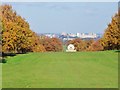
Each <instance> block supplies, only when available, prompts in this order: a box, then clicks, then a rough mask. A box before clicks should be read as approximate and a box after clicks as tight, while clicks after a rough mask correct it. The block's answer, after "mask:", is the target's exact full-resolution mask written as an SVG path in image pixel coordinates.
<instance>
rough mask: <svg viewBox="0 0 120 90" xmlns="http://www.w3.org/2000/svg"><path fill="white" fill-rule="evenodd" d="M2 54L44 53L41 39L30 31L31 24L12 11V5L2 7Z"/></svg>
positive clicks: (0, 17)
mask: <svg viewBox="0 0 120 90" xmlns="http://www.w3.org/2000/svg"><path fill="white" fill-rule="evenodd" d="M0 8H1V13H0V20H1V22H2V23H0V27H1V34H2V52H5V53H25V52H43V51H45V49H44V47H43V45H42V44H41V43H40V40H39V37H38V36H37V35H36V34H35V33H34V32H32V30H30V26H29V23H28V22H26V21H25V19H23V18H22V17H21V16H20V15H17V13H16V12H15V11H14V10H13V9H12V6H10V5H2V6H0Z"/></svg>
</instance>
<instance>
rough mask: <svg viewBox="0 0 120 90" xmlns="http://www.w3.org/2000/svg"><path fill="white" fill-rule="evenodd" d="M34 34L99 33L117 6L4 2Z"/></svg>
mask: <svg viewBox="0 0 120 90" xmlns="http://www.w3.org/2000/svg"><path fill="white" fill-rule="evenodd" d="M6 3H7V4H10V5H12V7H13V9H14V10H15V11H16V12H17V14H18V15H21V16H22V17H23V18H25V19H26V21H27V22H28V23H29V24H30V28H31V29H32V30H33V31H34V32H36V33H62V32H66V33H77V32H79V33H103V32H104V30H105V29H106V28H107V25H108V24H109V23H110V22H111V18H112V16H114V14H115V13H116V12H117V10H118V3H117V2H9V3H8V2H6Z"/></svg>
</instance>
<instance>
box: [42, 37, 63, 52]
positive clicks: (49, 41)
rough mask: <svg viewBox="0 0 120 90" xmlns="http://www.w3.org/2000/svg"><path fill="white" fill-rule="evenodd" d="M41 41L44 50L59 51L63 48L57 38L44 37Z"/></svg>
mask: <svg viewBox="0 0 120 90" xmlns="http://www.w3.org/2000/svg"><path fill="white" fill-rule="evenodd" d="M41 41H42V45H43V46H44V47H45V49H46V51H54V52H59V51H62V50H63V47H62V42H61V40H60V39H58V38H44V39H42V40H41Z"/></svg>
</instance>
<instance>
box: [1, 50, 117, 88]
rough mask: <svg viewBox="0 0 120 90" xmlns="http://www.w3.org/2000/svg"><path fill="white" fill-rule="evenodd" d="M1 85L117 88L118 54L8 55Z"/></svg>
mask: <svg viewBox="0 0 120 90" xmlns="http://www.w3.org/2000/svg"><path fill="white" fill-rule="evenodd" d="M7 60H8V61H7V63H4V64H3V65H2V67H3V69H2V70H3V72H2V75H3V76H2V79H3V82H2V84H3V88H31V87H32V88H117V87H118V53H117V52H115V51H101V52H76V53H66V52H56V53H54V52H50V53H47V52H46V53H29V54H21V55H17V56H14V57H8V58H7Z"/></svg>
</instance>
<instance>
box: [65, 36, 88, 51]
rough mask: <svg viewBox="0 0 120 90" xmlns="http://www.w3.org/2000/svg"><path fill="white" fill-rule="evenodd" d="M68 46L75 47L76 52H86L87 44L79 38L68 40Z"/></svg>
mask: <svg viewBox="0 0 120 90" xmlns="http://www.w3.org/2000/svg"><path fill="white" fill-rule="evenodd" d="M68 44H73V45H74V46H75V49H76V50H77V51H85V50H86V47H87V44H86V42H85V41H83V40H82V39H80V38H76V39H73V40H69V41H68V43H67V45H68Z"/></svg>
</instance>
